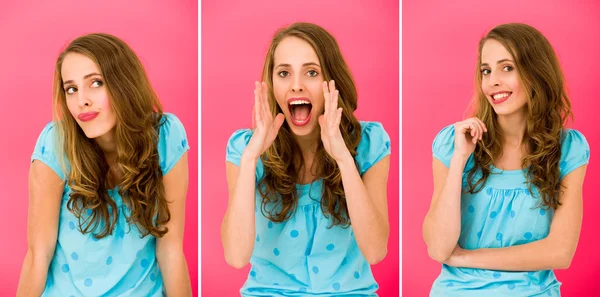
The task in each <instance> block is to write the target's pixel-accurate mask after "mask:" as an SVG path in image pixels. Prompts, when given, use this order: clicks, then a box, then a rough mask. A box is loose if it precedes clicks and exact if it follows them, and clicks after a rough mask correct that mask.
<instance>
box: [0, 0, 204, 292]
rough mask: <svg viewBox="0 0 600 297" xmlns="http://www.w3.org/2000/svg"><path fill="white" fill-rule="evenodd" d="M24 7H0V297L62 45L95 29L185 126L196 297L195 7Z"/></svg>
mask: <svg viewBox="0 0 600 297" xmlns="http://www.w3.org/2000/svg"><path fill="white" fill-rule="evenodd" d="M30 2H31V1H18V2H17V1H12V2H10V3H9V2H8V1H2V8H1V9H0V36H2V46H1V47H0V65H2V71H1V72H0V90H1V92H0V93H1V94H2V109H0V114H1V115H0V127H4V130H3V133H2V134H3V135H2V137H1V140H0V142H1V144H0V164H1V165H0V167H1V168H2V170H0V189H2V193H1V194H0V202H1V204H2V208H1V209H0V213H1V214H0V226H4V227H3V228H2V229H3V234H2V236H1V237H0V263H2V269H0V296H11V295H12V296H14V294H15V292H16V289H17V283H18V279H19V275H20V271H21V265H22V263H23V259H24V257H25V253H26V251H27V237H26V233H27V207H28V190H27V178H28V171H29V160H30V156H31V153H32V152H33V148H34V145H35V142H36V140H37V137H38V135H39V133H40V132H41V131H42V128H43V127H44V125H45V124H47V123H48V122H49V121H51V120H52V109H51V106H52V105H51V102H52V79H53V71H54V63H55V62H56V58H57V56H58V54H59V52H60V51H61V50H62V49H63V48H64V47H65V46H66V45H67V44H68V42H70V41H71V40H72V39H74V38H75V37H77V36H79V35H83V34H86V33H92V32H96V31H102V32H106V33H110V34H113V35H116V36H117V37H120V38H121V39H123V40H125V41H126V42H127V43H128V44H129V45H130V46H131V47H132V48H133V49H134V51H135V52H136V53H137V54H138V56H139V57H140V59H141V60H142V63H143V64H144V65H145V67H146V70H147V72H148V74H149V76H150V80H151V82H152V84H153V86H154V87H155V89H156V91H157V92H158V95H159V97H160V98H161V100H162V103H163V104H164V109H165V111H167V112H172V113H174V114H175V115H177V116H178V117H179V118H180V119H181V121H182V122H183V124H184V125H185V128H186V131H187V135H188V141H189V144H190V147H191V150H190V152H189V172H190V184H189V189H188V198H187V207H186V229H185V242H184V251H185V254H186V258H187V261H188V266H189V271H190V277H191V280H192V286H193V288H194V292H195V295H196V296H197V291H198V290H197V287H198V252H197V251H198V220H197V218H198V216H197V212H198V211H197V209H198V199H197V197H198V184H197V182H195V181H196V180H198V170H197V167H198V166H197V164H198V145H197V144H198V114H197V110H198V105H197V104H198V13H197V12H198V6H197V5H198V3H197V2H196V1H193V0H192V1H176V2H166V1H142V0H128V1H116V0H115V1H113V0H111V1H101V2H93V1H61V4H60V5H58V4H55V2H57V1H36V6H34V5H32V4H29V3H30ZM174 3H177V4H174Z"/></svg>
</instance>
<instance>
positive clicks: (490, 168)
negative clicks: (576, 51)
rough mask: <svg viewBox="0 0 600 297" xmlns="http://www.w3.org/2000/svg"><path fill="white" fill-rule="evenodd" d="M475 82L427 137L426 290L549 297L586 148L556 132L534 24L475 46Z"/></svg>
mask: <svg viewBox="0 0 600 297" xmlns="http://www.w3.org/2000/svg"><path fill="white" fill-rule="evenodd" d="M476 86H477V88H476V93H477V95H476V102H477V107H476V110H475V115H474V117H473V118H470V119H467V120H464V121H460V122H457V123H455V124H453V125H450V126H448V127H446V128H444V129H443V130H442V131H441V132H440V133H439V134H438V135H437V137H436V138H435V140H434V142H433V157H434V158H433V175H434V194H433V198H432V201H431V206H430V209H429V212H428V213H427V216H426V218H425V221H424V225H423V235H424V239H425V242H426V243H427V248H428V252H429V255H430V256H431V257H432V258H433V259H435V260H436V261H438V262H440V263H443V265H442V272H441V274H440V276H439V277H438V278H437V280H436V281H435V282H434V284H433V287H432V289H431V296H467V297H468V296H488V295H489V296H559V295H560V284H561V283H560V282H559V281H558V280H557V279H556V277H555V275H554V273H553V272H552V270H553V269H565V268H567V267H568V266H569V264H570V262H571V260H572V258H573V255H574V253H575V249H576V247H577V241H578V239H579V232H580V229H581V221H582V185H583V180H584V177H585V171H586V164H587V163H588V160H589V146H588V144H587V142H586V140H585V137H584V136H583V135H582V134H581V133H580V132H578V131H576V130H573V129H566V128H565V122H566V120H567V118H568V117H569V116H572V114H571V109H570V106H571V105H570V102H569V98H568V96H567V94H566V92H565V86H564V77H563V74H562V71H561V69H560V66H559V63H558V59H557V57H556V54H555V53H554V50H553V49H552V46H551V45H550V43H549V42H548V40H547V39H546V38H545V37H544V36H543V35H542V34H541V33H540V32H539V31H538V30H536V29H534V28H532V27H530V26H528V25H525V24H505V25H500V26H497V27H495V28H493V29H492V30H491V31H490V32H489V33H488V34H487V35H486V36H485V37H484V38H482V39H481V41H480V43H479V61H478V66H477V72H476Z"/></svg>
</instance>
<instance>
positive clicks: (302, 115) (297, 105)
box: [288, 98, 312, 126]
mask: <svg viewBox="0 0 600 297" xmlns="http://www.w3.org/2000/svg"><path fill="white" fill-rule="evenodd" d="M288 108H289V110H290V115H291V117H292V122H293V124H294V125H296V126H304V125H306V124H308V122H309V121H310V118H311V115H312V113H311V111H312V103H311V102H310V99H308V98H291V99H289V100H288Z"/></svg>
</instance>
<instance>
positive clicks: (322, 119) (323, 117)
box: [317, 115, 327, 132]
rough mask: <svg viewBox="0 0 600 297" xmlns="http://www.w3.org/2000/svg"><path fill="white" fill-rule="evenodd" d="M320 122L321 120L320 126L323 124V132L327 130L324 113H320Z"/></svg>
mask: <svg viewBox="0 0 600 297" xmlns="http://www.w3.org/2000/svg"><path fill="white" fill-rule="evenodd" d="M317 120H318V122H319V126H321V132H325V131H326V130H327V128H326V127H325V116H324V115H320V116H319V117H318V118H317Z"/></svg>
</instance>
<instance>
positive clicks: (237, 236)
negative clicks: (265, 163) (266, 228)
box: [221, 156, 257, 268]
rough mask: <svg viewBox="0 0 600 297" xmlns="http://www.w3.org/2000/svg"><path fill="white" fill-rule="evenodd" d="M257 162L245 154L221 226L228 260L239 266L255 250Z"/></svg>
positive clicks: (230, 263) (232, 264) (246, 261)
mask: <svg viewBox="0 0 600 297" xmlns="http://www.w3.org/2000/svg"><path fill="white" fill-rule="evenodd" d="M256 164H257V160H256V159H253V158H247V157H245V156H242V159H241V161H240V167H239V168H240V169H239V175H238V178H237V182H236V184H235V189H234V190H233V195H231V197H230V199H229V206H228V207H227V212H226V213H225V217H224V219H223V224H222V227H221V238H222V240H223V249H224V253H225V260H226V261H227V263H228V264H229V265H231V266H233V267H236V268H242V267H244V266H245V265H246V264H248V262H249V261H250V257H251V256H252V250H253V249H254V239H255V236H256V235H255V233H256V231H255V226H254V225H255V213H254V209H255V191H256V177H255V174H256Z"/></svg>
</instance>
